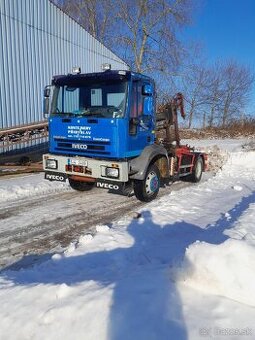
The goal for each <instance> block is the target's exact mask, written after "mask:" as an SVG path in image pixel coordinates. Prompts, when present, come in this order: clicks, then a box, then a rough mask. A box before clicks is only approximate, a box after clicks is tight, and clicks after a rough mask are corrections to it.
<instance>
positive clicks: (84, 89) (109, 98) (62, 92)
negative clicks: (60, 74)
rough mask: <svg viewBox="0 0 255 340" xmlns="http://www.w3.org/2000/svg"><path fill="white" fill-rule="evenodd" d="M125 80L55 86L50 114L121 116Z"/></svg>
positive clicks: (125, 86) (125, 89) (124, 104)
mask: <svg viewBox="0 0 255 340" xmlns="http://www.w3.org/2000/svg"><path fill="white" fill-rule="evenodd" d="M126 92H127V82H124V81H116V80H109V81H103V82H102V81H98V82H87V83H86V84H85V85H82V86H80V85H79V86H77V87H76V86H67V85H64V86H56V87H55V90H54V95H53V102H52V109H51V114H53V115H67V116H80V117H81V116H82V117H83V116H84V117H103V118H122V117H123V116H124V112H125V106H126Z"/></svg>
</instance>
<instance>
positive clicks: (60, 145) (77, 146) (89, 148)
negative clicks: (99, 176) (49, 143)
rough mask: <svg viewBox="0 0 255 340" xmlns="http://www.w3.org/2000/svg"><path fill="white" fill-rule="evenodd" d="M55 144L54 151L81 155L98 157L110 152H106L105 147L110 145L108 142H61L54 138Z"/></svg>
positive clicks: (61, 140)
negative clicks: (96, 155)
mask: <svg viewBox="0 0 255 340" xmlns="http://www.w3.org/2000/svg"><path fill="white" fill-rule="evenodd" d="M54 141H55V142H56V144H57V145H56V147H55V150H58V151H69V152H70V151H74V152H77V153H81V154H83V155H86V154H98V155H109V154H110V152H109V151H108V150H107V146H109V145H110V142H101V141H95V142H86V141H77V140H69V139H68V140H63V139H59V138H55V139H54Z"/></svg>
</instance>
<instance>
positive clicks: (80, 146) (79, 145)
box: [72, 144, 88, 150]
mask: <svg viewBox="0 0 255 340" xmlns="http://www.w3.org/2000/svg"><path fill="white" fill-rule="evenodd" d="M72 148H73V149H79V150H87V148H88V145H86V144H72Z"/></svg>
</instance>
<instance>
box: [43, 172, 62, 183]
mask: <svg viewBox="0 0 255 340" xmlns="http://www.w3.org/2000/svg"><path fill="white" fill-rule="evenodd" d="M45 178H46V179H48V180H50V181H61V182H63V181H64V180H65V177H64V176H61V175H50V174H46V176H45Z"/></svg>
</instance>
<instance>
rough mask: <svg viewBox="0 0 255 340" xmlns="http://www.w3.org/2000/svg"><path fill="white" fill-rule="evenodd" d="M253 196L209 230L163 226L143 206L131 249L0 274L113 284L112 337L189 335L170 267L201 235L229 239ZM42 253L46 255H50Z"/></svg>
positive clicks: (24, 280)
mask: <svg viewBox="0 0 255 340" xmlns="http://www.w3.org/2000/svg"><path fill="white" fill-rule="evenodd" d="M254 201H255V193H252V194H251V195H250V196H248V197H244V198H242V200H241V201H240V202H239V203H238V204H237V205H235V206H234V208H232V209H231V210H230V211H228V213H229V214H230V216H231V219H228V218H226V217H225V214H222V216H221V218H220V219H219V220H218V221H217V222H216V223H215V224H214V226H213V227H212V226H207V227H206V228H205V229H201V228H200V227H198V226H196V225H193V224H189V223H186V222H185V221H182V222H176V223H174V224H169V225H165V226H164V227H161V226H159V225H157V224H155V223H154V222H153V220H152V216H151V213H150V212H149V211H144V212H143V213H142V216H143V220H139V219H138V220H133V221H132V222H131V223H130V225H129V226H128V227H127V231H128V233H129V234H130V235H131V236H132V237H133V239H134V244H133V245H132V246H131V247H129V248H117V249H114V250H109V251H107V250H105V251H100V252H94V253H87V254H84V255H81V256H69V257H63V258H60V259H59V260H50V261H48V262H47V263H43V264H42V265H39V266H35V267H34V268H32V270H29V269H26V270H24V271H13V270H11V268H13V266H11V267H10V268H5V270H3V271H2V273H1V274H2V276H4V277H5V278H6V279H8V280H11V281H13V282H14V283H16V284H19V285H33V284H38V283H40V284H56V285H57V284H62V283H65V284H67V285H75V284H78V283H80V282H84V281H89V280H93V281H96V282H97V283H98V284H99V285H101V286H103V287H106V286H108V285H111V287H112V288H111V289H113V297H112V301H113V302H112V306H111V311H110V317H109V339H113V340H117V339H123V340H125V339H146V340H147V339H162V340H164V339H179V340H181V339H187V338H188V336H187V332H186V329H185V323H184V320H183V314H182V301H181V300H180V297H179V295H178V291H177V289H176V287H175V284H174V282H173V280H171V275H170V270H169V267H171V266H178V264H180V263H181V261H182V259H183V257H184V255H185V250H186V248H187V247H189V245H191V244H192V243H194V242H195V241H197V240H199V241H204V242H208V243H212V244H220V243H222V242H224V241H225V240H226V239H227V238H228V236H226V235H224V233H223V232H224V230H225V229H229V228H231V227H232V226H233V224H234V223H235V222H236V221H237V220H238V218H239V217H240V216H241V215H242V213H243V212H244V211H245V210H246V209H247V208H248V207H249V204H250V203H254ZM42 256H45V257H46V259H47V254H45V255H42ZM21 261H24V259H23V260H21ZM17 265H18V263H16V264H15V266H17Z"/></svg>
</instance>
